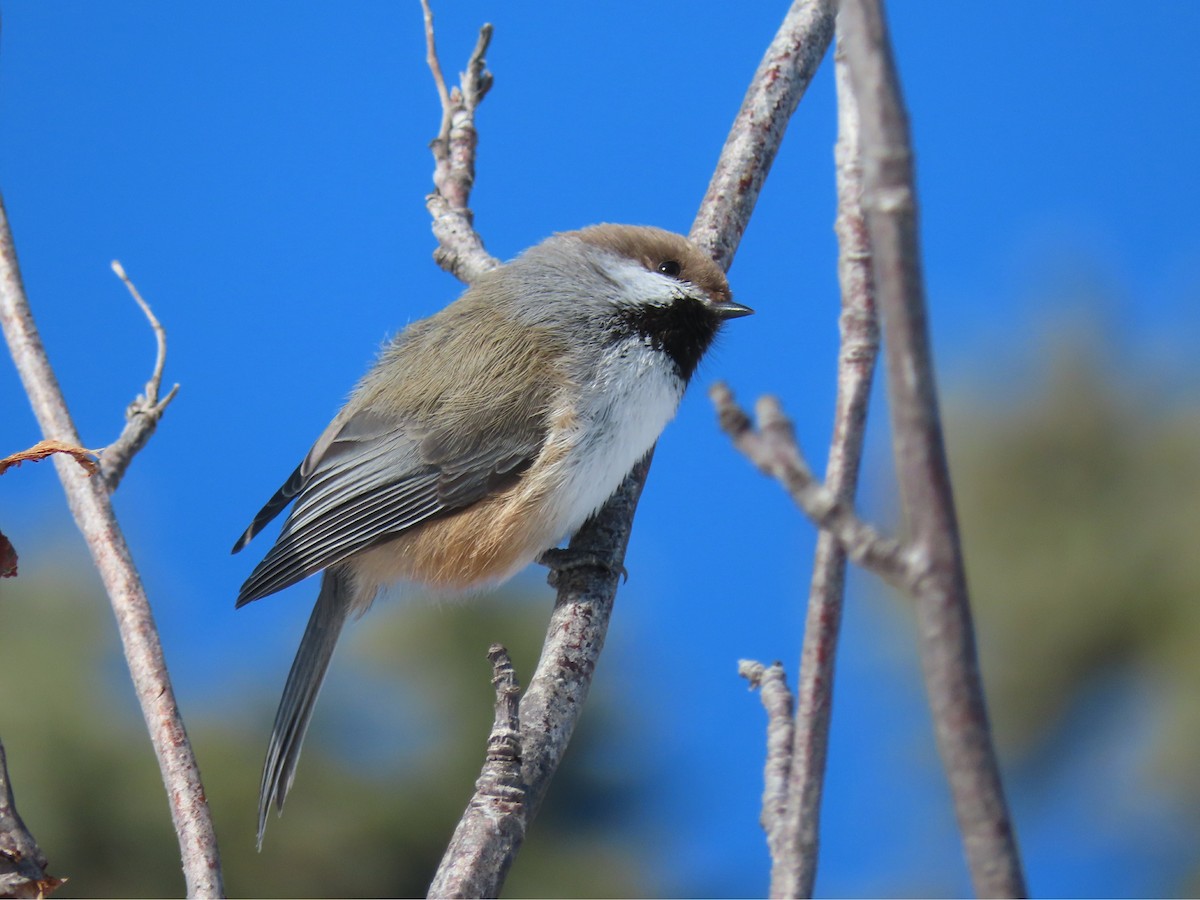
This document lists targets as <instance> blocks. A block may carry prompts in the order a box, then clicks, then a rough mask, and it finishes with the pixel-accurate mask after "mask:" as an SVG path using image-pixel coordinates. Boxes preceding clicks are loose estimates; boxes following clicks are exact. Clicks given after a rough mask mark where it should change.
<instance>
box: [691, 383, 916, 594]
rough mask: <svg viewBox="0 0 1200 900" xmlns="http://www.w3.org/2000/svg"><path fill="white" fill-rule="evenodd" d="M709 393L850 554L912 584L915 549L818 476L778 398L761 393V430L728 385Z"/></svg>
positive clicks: (761, 465)
mask: <svg viewBox="0 0 1200 900" xmlns="http://www.w3.org/2000/svg"><path fill="white" fill-rule="evenodd" d="M708 395H709V397H711V398H712V401H713V405H714V406H715V407H716V409H717V414H718V416H719V417H720V421H721V429H722V430H723V431H724V432H725V433H726V434H728V435H729V436H730V437H731V438H733V443H734V446H735V447H737V448H738V450H740V451H741V452H742V454H743V455H745V456H746V458H747V459H749V460H750V461H751V462H752V463H754V465H755V466H756V467H757V468H758V470H759V471H760V472H762V473H763V474H764V475H769V476H770V477H772V478H774V479H776V480H777V481H779V483H780V484H782V485H783V487H784V489H786V490H787V492H788V494H790V495H791V498H792V501H793V502H794V503H795V504H796V505H797V506H798V507H800V509H801V511H803V512H804V514H805V515H807V516H808V517H809V518H810V519H812V521H813V523H814V524H815V525H817V526H818V527H819V528H821V529H823V530H825V531H828V532H829V533H830V534H832V535H833V536H834V537H835V538H836V539H837V541H838V543H839V544H841V545H842V548H843V549H844V550H845V551H846V555H847V556H849V557H850V559H852V560H854V562H856V563H858V564H859V565H861V566H864V567H865V568H867V569H870V570H871V571H872V572H874V573H875V574H877V575H879V577H881V578H883V579H884V580H886V581H888V582H890V583H892V584H894V585H896V586H897V587H899V588H901V589H909V588H910V582H911V581H912V579H913V577H914V574H913V573H914V571H915V570H914V569H913V565H912V561H911V559H910V554H909V553H907V552H906V550H905V547H904V546H903V545H902V544H901V543H900V542H899V541H896V540H893V539H892V538H889V537H885V536H883V535H881V534H880V533H879V532H877V531H876V530H875V529H874V528H872V527H871V526H870V525H868V524H866V523H865V522H863V521H862V520H861V519H859V518H858V516H856V515H855V513H854V508H853V507H852V506H851V505H850V504H849V503H847V502H846V501H845V500H843V499H841V498H840V497H838V496H837V495H836V494H834V493H833V492H832V491H830V490H829V489H828V488H827V487H825V486H824V485H823V484H821V483H820V482H818V481H817V480H816V479H815V478H813V474H812V472H811V471H810V470H809V468H808V464H807V463H806V462H805V461H804V457H803V456H801V454H800V447H799V445H798V444H797V443H796V434H795V431H794V430H793V428H792V423H791V420H789V419H788V418H787V416H786V415H784V412H783V409H782V408H781V407H780V406H779V401H778V400H777V399H776V398H774V397H761V398H759V401H758V403H757V405H756V413H757V415H758V422H759V427H758V430H757V431H756V430H755V429H754V426H753V425H752V424H751V422H750V417H749V416H748V415H746V412H745V411H744V410H743V409H742V408H741V407H740V406H738V405H737V402H736V401H735V400H734V399H733V393H732V392H731V391H730V390H729V388H728V386H727V385H725V384H724V383H722V382H717V383H716V384H714V385H713V386H712V388H711V389H710V390H709V392H708Z"/></svg>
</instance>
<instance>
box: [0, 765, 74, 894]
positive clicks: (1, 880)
mask: <svg viewBox="0 0 1200 900" xmlns="http://www.w3.org/2000/svg"><path fill="white" fill-rule="evenodd" d="M62 883H63V880H62V879H60V878H55V877H54V876H53V875H51V874H49V873H48V872H47V871H46V855H45V854H44V853H42V851H41V848H40V847H38V845H37V841H35V840H34V838H33V835H32V834H30V833H29V829H27V828H26V827H25V823H24V822H23V821H21V814H20V813H18V812H17V803H16V800H14V799H13V793H12V787H11V786H10V785H9V780H8V759H7V758H6V757H5V755H4V744H2V743H0V897H43V896H45V895H47V894H49V893H51V892H52V891H53V890H54V889H55V888H57V887H58V886H59V885H60V884H62Z"/></svg>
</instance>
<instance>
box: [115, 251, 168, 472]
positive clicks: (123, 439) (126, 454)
mask: <svg viewBox="0 0 1200 900" xmlns="http://www.w3.org/2000/svg"><path fill="white" fill-rule="evenodd" d="M112 270H113V272H115V273H116V275H117V277H118V278H120V279H121V281H122V282H124V284H125V287H126V288H128V290H129V293H130V295H132V297H133V299H134V300H135V301H136V302H137V305H138V306H139V307H141V310H142V312H143V313H145V315H146V319H147V321H149V323H150V328H151V329H152V330H153V331H154V340H155V343H156V344H157V346H158V352H157V353H156V354H155V358H154V371H153V372H152V373H151V375H150V380H149V381H147V382H146V392H145V393H144V394H139V395H138V396H137V397H136V398H135V399H134V401H133V402H132V403H130V404H129V406H128V407H127V408H126V410H125V428H124V429H123V430H122V431H121V434H120V436H119V437H118V438H117V439H116V440H115V441H113V442H112V443H111V444H109V445H108V446H107V447H105V448H104V455H103V456H102V457H101V458H100V468H101V471H102V472H103V474H104V484H105V487H107V488H108V492H109V493H110V494H111V493H112V492H113V491H115V490H116V489H117V485H119V484H120V483H121V478H122V477H124V475H125V470H126V469H128V468H129V464H130V463H131V462H133V458H134V456H136V455H137V454H138V452H139V451H140V450H141V449H142V448H143V447H145V446H146V442H147V441H149V440H150V435H152V434H154V429H155V428H157V427H158V420H159V419H161V418H162V416H163V413H164V412H166V410H167V406H168V404H170V402H171V401H172V400H174V399H175V395H176V394H177V393H178V392H179V385H175V386H174V387H173V388H171V390H170V391H168V392H167V396H165V397H163V398H162V400H159V399H158V392H159V390H160V389H161V388H162V376H163V367H164V366H165V365H166V364H167V332H166V329H164V328H163V327H162V324H161V323H160V322H159V321H158V318H157V317H156V316H155V315H154V311H153V310H152V309H150V304H149V303H147V302H146V301H145V300H143V299H142V295H141V294H140V293H138V289H137V288H136V287H135V286H134V284H133V282H132V281H130V280H129V276H128V275H126V274H125V269H124V267H123V266H122V265H121V264H120V263H119V262H118V261H117V260H115V259H114V260H113V261H112Z"/></svg>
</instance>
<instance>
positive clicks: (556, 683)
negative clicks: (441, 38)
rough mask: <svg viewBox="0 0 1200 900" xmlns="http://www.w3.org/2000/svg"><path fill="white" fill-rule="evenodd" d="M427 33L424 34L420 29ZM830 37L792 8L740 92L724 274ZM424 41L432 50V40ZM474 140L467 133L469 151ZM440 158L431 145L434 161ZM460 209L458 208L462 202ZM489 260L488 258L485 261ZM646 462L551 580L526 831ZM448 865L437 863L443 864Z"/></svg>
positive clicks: (531, 697) (587, 678)
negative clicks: (554, 594) (576, 561)
mask: <svg viewBox="0 0 1200 900" xmlns="http://www.w3.org/2000/svg"><path fill="white" fill-rule="evenodd" d="M427 21H428V19H427ZM427 34H430V33H429V32H428V31H427ZM832 37H833V10H832V2H831V0H796V2H795V3H793V4H792V7H791V9H790V10H789V11H788V13H787V15H786V16H785V17H784V20H783V22H782V24H781V25H780V27H779V31H778V32H777V34H776V36H775V38H774V40H772V42H771V44H770V46H769V47H768V49H767V52H766V54H765V55H764V57H763V60H762V62H761V64H760V65H759V68H758V70H757V72H756V73H755V76H754V79H753V80H752V82H751V84H750V87H749V89H748V90H747V92H746V97H745V99H744V100H743V102H742V107H741V109H740V111H739V112H738V114H737V117H736V118H735V120H734V124H733V126H732V128H731V129H730V134H729V138H728V140H727V141H726V143H725V147H724V148H723V149H722V151H721V157H720V159H719V161H718V163H717V167H716V171H715V172H714V175H713V178H712V182H711V183H710V185H709V188H708V191H707V193H706V195H705V198H704V200H703V202H702V203H701V205H700V209H699V211H698V212H697V215H696V219H695V222H694V223H693V225H692V233H691V237H692V239H693V240H694V241H696V242H697V243H698V244H699V245H700V246H701V247H703V248H704V249H705V250H707V251H708V252H709V253H710V254H711V255H712V256H713V258H714V259H716V260H717V261H718V262H719V263H720V264H721V265H722V266H723V267H725V268H728V267H729V265H730V263H731V262H732V260H733V256H734V253H735V252H736V250H737V246H738V244H739V242H740V241H741V236H742V233H743V232H744V231H745V228H746V224H747V223H748V222H749V219H750V214H751V212H752V211H753V209H754V205H755V202H756V201H757V199H758V194H759V191H760V190H761V188H762V184H763V181H764V180H765V178H766V174H767V171H768V170H769V168H770V165H771V162H772V161H773V160H774V158H775V154H776V152H777V151H778V149H779V144H780V142H781V141H782V139H783V133H784V130H785V128H786V125H787V121H788V119H789V118H790V116H791V114H792V113H793V112H794V111H795V109H796V106H797V105H798V104H799V102H800V98H801V97H802V96H803V95H804V92H805V90H806V89H807V88H808V85H809V83H810V82H811V81H812V78H813V75H814V74H815V73H816V69H817V66H818V64H819V63H820V60H821V58H822V57H823V56H824V55H825V51H826V50H827V49H828V47H829V44H830V42H831V40H832ZM429 40H430V45H431V46H432V37H431V35H430V38H429ZM481 42H482V38H481ZM468 74H469V73H468ZM435 78H436V72H435ZM489 83H490V82H489ZM464 93H465V91H464ZM455 115H456V116H457V113H456V114H455ZM452 132H453V129H452ZM473 137H474V133H473V127H472V142H471V149H472V150H473V147H474V143H473ZM438 153H439V148H438V144H437V141H435V142H434V154H435V158H437V157H438ZM440 170H441V162H440V159H439V171H440ZM436 177H437V176H436V175H435V178H436ZM436 196H438V195H435V197H436ZM463 205H464V207H465V201H464V202H463ZM429 206H430V212H431V213H432V214H433V215H434V217H435V226H434V227H435V232H437V233H438V235H439V242H441V241H442V240H443V237H442V234H443V233H442V232H441V231H438V228H439V226H440V225H441V224H442V222H441V220H440V219H439V216H440V215H443V213H442V210H444V209H445V207H444V206H443V205H442V204H441V203H435V202H434V200H433V199H432V198H431V200H430V204H429ZM456 223H457V224H458V225H459V226H463V227H466V228H468V229H471V231H472V234H473V229H472V228H471V225H470V218H469V215H467V216H465V217H461V216H460V217H459V218H458V219H457V220H456ZM446 234H447V238H446V239H447V240H448V241H449V242H450V245H451V247H453V248H454V250H453V251H452V254H453V253H458V252H459V251H458V249H457V248H459V247H460V246H466V247H467V248H469V249H470V248H476V247H477V248H480V252H482V251H481V248H482V241H480V240H478V237H477V236H475V237H472V239H470V240H468V241H466V242H465V243H463V242H456V241H457V240H458V237H459V236H458V235H456V234H454V233H453V232H450V231H448V232H446ZM435 256H436V258H437V259H438V261H439V263H441V264H442V265H443V267H444V268H448V269H449V270H450V271H453V272H454V273H455V274H457V275H459V276H460V277H465V278H466V280H467V281H470V280H471V278H470V277H469V276H467V275H465V274H464V273H465V272H466V269H464V268H463V267H462V266H461V265H459V266H458V267H454V268H451V264H450V263H448V262H443V259H444V257H443V255H435ZM487 259H488V260H491V258H490V257H487ZM493 264H494V261H493ZM487 268H488V266H484V267H482V268H479V269H477V271H478V272H482V271H486V270H487ZM651 455H652V454H651ZM651 455H648V456H647V457H646V459H644V460H643V461H642V462H641V463H639V464H638V465H637V466H635V467H634V469H633V471H632V472H630V474H629V476H628V477H627V478H626V479H625V483H624V484H623V485H622V486H621V488H620V489H619V490H618V491H617V493H616V494H614V495H613V497H612V498H611V499H610V500H609V501H608V503H607V504H606V505H605V506H604V508H603V509H602V510H601V511H600V512H599V513H597V514H596V515H595V516H593V517H592V519H591V520H589V521H588V522H587V524H585V525H584V526H583V528H582V529H580V531H579V533H578V534H576V535H575V537H574V538H572V540H571V544H570V549H571V550H572V551H573V552H574V553H575V554H576V555H577V557H578V558H589V559H592V560H596V561H597V562H598V563H600V564H598V565H595V566H574V567H571V568H567V569H563V570H562V571H559V572H557V573H553V574H555V575H556V579H555V585H556V587H557V589H558V598H557V600H556V602H555V607H554V612H553V613H552V615H551V621H550V625H549V628H548V629H547V634H546V642H545V644H544V645H543V648H542V656H541V659H540V661H539V662H538V667H537V671H536V672H535V673H534V676H533V679H532V680H531V682H530V685H529V688H528V690H527V691H526V693H525V696H524V698H523V699H522V702H521V742H522V750H523V754H524V759H523V766H522V771H523V773H524V778H525V786H526V791H527V801H526V806H525V809H524V815H525V824H526V825H528V823H529V821H531V820H532V818H533V815H534V814H535V813H536V811H537V808H538V806H539V805H540V803H541V800H542V798H543V797H544V796H545V793H546V788H547V786H548V785H549V783H550V779H551V778H552V777H553V775H554V772H555V771H556V770H557V768H558V765H559V763H560V762H561V760H562V757H563V754H564V752H565V750H566V746H567V743H568V741H569V740H570V737H571V734H572V732H573V731H574V729H575V725H576V723H577V722H578V720H579V716H580V714H581V712H582V708H583V703H584V701H585V700H586V698H587V693H588V689H589V687H590V685H591V679H592V675H593V673H594V671H595V667H596V664H597V660H598V659H599V655H600V651H601V650H602V649H603V646H604V637H605V634H606V633H607V629H608V621H609V617H610V616H611V614H612V607H613V600H614V598H615V596H616V590H617V583H618V581H619V579H620V574H619V573H620V572H621V571H623V568H624V559H625V548H626V546H627V545H628V542H629V535H630V531H631V530H632V527H633V517H634V513H635V511H636V509H637V502H638V499H639V497H640V496H641V492H642V487H643V485H644V484H645V479H646V474H647V472H648V471H649V467H650V458H651ZM522 833H523V829H513V831H512V832H511V835H512V836H511V838H510V840H511V841H512V842H513V843H512V846H511V848H507V847H506V848H497V852H496V856H495V857H493V859H504V858H511V856H512V855H515V853H516V851H517V849H518V848H519V843H520V836H521V834H522ZM445 862H446V861H445V860H443V865H445ZM501 881H502V873H500V872H499V871H496V872H495V873H494V880H492V881H490V882H488V883H487V887H486V888H483V889H481V893H482V894H483V895H485V896H495V894H496V893H497V892H498V891H499V888H500V884H501ZM475 883H479V882H475Z"/></svg>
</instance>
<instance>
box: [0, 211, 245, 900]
mask: <svg viewBox="0 0 1200 900" xmlns="http://www.w3.org/2000/svg"><path fill="white" fill-rule="evenodd" d="M0 326H2V327H3V330H4V336H5V338H6V340H7V341H8V347H9V352H10V353H11V354H12V358H13V362H14V363H16V366H17V372H18V373H19V374H20V376H21V381H22V383H23V384H24V386H25V392H26V393H27V394H28V395H29V401H30V403H31V404H32V406H33V411H34V414H35V415H36V416H37V419H38V422H39V423H40V424H41V427H42V433H43V434H44V435H45V436H46V438H47V439H48V440H58V441H62V442H64V443H66V444H70V445H74V446H81V441H80V440H79V435H78V434H77V432H76V431H75V425H74V423H73V422H72V421H71V415H70V412H69V411H68V410H67V405H66V401H65V400H64V399H63V395H62V389H61V388H60V387H59V385H58V379H57V378H56V377H55V375H54V370H53V369H52V368H51V366H50V361H49V359H48V358H47V356H46V350H45V348H44V347H43V346H42V340H41V336H40V335H39V334H38V331H37V327H36V326H35V324H34V321H33V314H32V312H31V311H30V308H29V301H28V300H27V299H26V297H25V288H24V286H23V285H22V283H21V273H20V268H19V266H18V264H17V253H16V248H15V247H14V245H13V239H12V233H11V232H10V230H9V225H8V214H7V212H6V211H5V209H4V202H3V198H0ZM54 462H55V465H56V467H57V469H58V477H59V480H60V481H62V485H63V490H64V492H65V493H66V495H67V503H68V504H69V505H70V507H71V514H72V515H73V516H74V517H75V522H76V524H77V525H78V526H79V530H80V531H81V532H82V533H83V537H84V540H85V541H86V542H87V545H88V549H89V550H90V551H91V554H92V559H93V560H94V561H95V563H96V568H97V569H98V570H99V572H100V577H101V579H102V580H103V582H104V587H105V590H106V591H107V592H108V597H109V600H110V601H111V603H112V608H113V614H114V615H115V616H116V619H117V628H118V630H119V632H120V634H121V643H122V646H123V647H124V650H125V660H126V663H127V664H128V666H129V672H130V676H131V677H132V679H133V684H134V688H135V690H136V691H137V695H138V701H139V703H140V704H141V708H142V715H143V717H144V718H145V720H146V727H147V728H148V729H149V731H150V740H151V743H152V744H153V745H154V752H155V755H156V756H157V757H158V765H159V769H160V771H161V772H162V778H163V784H164V785H165V786H166V789H167V795H168V797H169V800H170V806H171V818H172V821H173V822H174V825H175V833H176V836H177V837H178V839H179V846H180V851H181V855H182V860H183V872H184V877H185V879H186V881H187V890H188V894H189V895H190V896H220V895H221V894H222V893H223V891H224V888H223V886H222V883H221V867H220V859H219V857H218V854H217V841H216V835H215V833H214V831H213V826H212V818H211V816H210V814H209V810H208V803H207V801H206V800H205V797H204V788H203V786H202V785H201V783H200V770H199V769H198V768H197V766H196V759H195V756H194V754H193V753H192V748H191V744H190V743H189V742H188V738H187V732H186V730H185V729H184V727H183V719H182V718H181V717H180V714H179V709H178V707H177V705H176V703H175V694H174V691H172V689H171V681H170V678H169V676H168V675H167V667H166V662H165V661H164V659H163V653H162V645H161V643H160V642H159V638H158V631H157V629H156V627H155V625H154V616H153V614H152V613H151V611H150V603H149V601H148V600H147V598H146V591H145V588H144V587H143V586H142V583H141V580H140V579H139V578H138V574H137V569H136V568H135V567H134V564H133V560H132V558H131V557H130V554H129V547H128V546H127V545H126V543H125V537H124V535H123V534H122V533H121V529H120V526H119V525H118V523H117V520H116V517H115V515H114V514H113V509H112V503H111V501H110V499H109V495H108V491H107V490H106V489H105V485H104V484H102V483H101V482H100V481H99V479H94V478H87V477H85V476H83V475H82V474H81V473H80V472H79V471H78V468H77V467H76V466H75V464H74V463H73V462H71V461H69V460H68V459H67V458H66V457H64V456H63V455H61V454H59V455H57V456H55V458H54Z"/></svg>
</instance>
